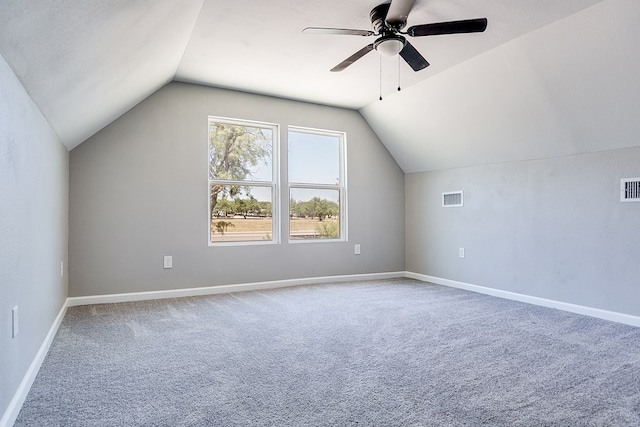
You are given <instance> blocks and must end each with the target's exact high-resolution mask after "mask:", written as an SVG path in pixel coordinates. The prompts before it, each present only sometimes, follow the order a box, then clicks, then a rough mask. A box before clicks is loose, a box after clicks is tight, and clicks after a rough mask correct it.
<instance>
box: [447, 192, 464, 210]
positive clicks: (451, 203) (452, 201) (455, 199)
mask: <svg viewBox="0 0 640 427" xmlns="http://www.w3.org/2000/svg"><path fill="white" fill-rule="evenodd" d="M463 205H464V197H463V193H462V191H449V192H447V193H442V207H444V208H455V207H460V206H463Z"/></svg>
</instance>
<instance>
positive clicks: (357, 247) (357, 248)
mask: <svg viewBox="0 0 640 427" xmlns="http://www.w3.org/2000/svg"><path fill="white" fill-rule="evenodd" d="M353 254H354V255H360V244H359V243H356V244H355V245H353Z"/></svg>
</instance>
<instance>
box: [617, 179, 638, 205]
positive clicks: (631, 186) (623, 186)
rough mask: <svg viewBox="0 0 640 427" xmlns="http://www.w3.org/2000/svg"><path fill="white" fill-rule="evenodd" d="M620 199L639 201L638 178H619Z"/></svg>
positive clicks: (623, 200) (622, 200)
mask: <svg viewBox="0 0 640 427" xmlns="http://www.w3.org/2000/svg"><path fill="white" fill-rule="evenodd" d="M620 201H621V202H640V178H625V179H622V180H620Z"/></svg>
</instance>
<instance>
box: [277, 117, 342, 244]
mask: <svg viewBox="0 0 640 427" xmlns="http://www.w3.org/2000/svg"><path fill="white" fill-rule="evenodd" d="M288 135H289V136H288V146H289V162H288V165H289V240H290V241H303V240H305V241H308V240H316V241H317V240H318V239H333V240H336V239H337V240H346V203H345V200H346V183H345V175H346V174H345V160H344V157H345V155H344V153H345V139H346V138H345V134H344V133H343V132H331V131H322V130H314V129H305V128H295V127H290V128H289V132H288Z"/></svg>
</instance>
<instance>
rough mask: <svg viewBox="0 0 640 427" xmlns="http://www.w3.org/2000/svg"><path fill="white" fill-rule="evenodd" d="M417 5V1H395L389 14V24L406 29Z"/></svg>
mask: <svg viewBox="0 0 640 427" xmlns="http://www.w3.org/2000/svg"><path fill="white" fill-rule="evenodd" d="M415 3H416V0H393V1H392V2H391V5H390V6H389V12H387V19H386V21H387V24H389V25H390V26H399V27H404V25H405V24H406V23H407V18H408V17H409V12H411V9H413V5H414V4H415Z"/></svg>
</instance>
